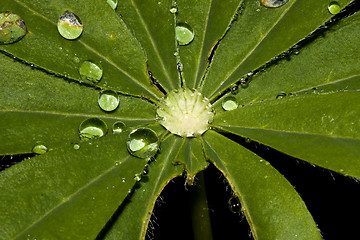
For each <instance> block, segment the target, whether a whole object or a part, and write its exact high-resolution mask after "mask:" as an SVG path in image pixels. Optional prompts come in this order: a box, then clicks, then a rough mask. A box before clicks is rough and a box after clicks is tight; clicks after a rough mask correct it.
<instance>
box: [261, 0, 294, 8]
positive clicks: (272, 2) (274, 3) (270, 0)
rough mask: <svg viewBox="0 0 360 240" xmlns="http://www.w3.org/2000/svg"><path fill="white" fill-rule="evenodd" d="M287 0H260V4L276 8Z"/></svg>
mask: <svg viewBox="0 0 360 240" xmlns="http://www.w3.org/2000/svg"><path fill="white" fill-rule="evenodd" d="M288 1H289V0H261V5H262V6H264V7H269V8H277V7H281V6H282V5H284V4H285V3H287V2H288Z"/></svg>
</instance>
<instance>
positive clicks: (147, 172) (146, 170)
mask: <svg viewBox="0 0 360 240" xmlns="http://www.w3.org/2000/svg"><path fill="white" fill-rule="evenodd" d="M148 174H149V169H148V168H144V171H143V173H142V175H143V176H146V175H148Z"/></svg>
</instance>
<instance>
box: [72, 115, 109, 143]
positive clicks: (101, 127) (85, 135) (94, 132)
mask: <svg viewBox="0 0 360 240" xmlns="http://www.w3.org/2000/svg"><path fill="white" fill-rule="evenodd" d="M107 131H108V128H107V126H106V123H105V122H104V121H102V120H100V119H98V118H89V119H86V120H85V121H83V122H82V123H81V124H80V127H79V135H80V139H81V140H83V141H86V140H89V139H93V138H99V137H102V136H104V135H105V134H106V133H107Z"/></svg>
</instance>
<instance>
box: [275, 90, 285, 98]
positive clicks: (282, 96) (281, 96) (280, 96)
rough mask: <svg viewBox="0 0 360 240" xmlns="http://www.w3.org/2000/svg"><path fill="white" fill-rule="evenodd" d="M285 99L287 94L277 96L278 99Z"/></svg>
mask: <svg viewBox="0 0 360 240" xmlns="http://www.w3.org/2000/svg"><path fill="white" fill-rule="evenodd" d="M284 97H286V93H284V92H282V93H280V94H278V95H277V96H276V99H282V98H284Z"/></svg>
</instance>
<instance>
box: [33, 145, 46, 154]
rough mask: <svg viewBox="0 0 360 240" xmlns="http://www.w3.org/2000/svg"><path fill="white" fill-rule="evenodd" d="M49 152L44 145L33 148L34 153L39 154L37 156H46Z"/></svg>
mask: <svg viewBox="0 0 360 240" xmlns="http://www.w3.org/2000/svg"><path fill="white" fill-rule="evenodd" d="M47 151H48V148H47V147H46V146H45V145H44V144H42V143H38V144H36V145H35V146H34V147H33V148H32V152H33V153H37V154H44V153H46V152H47Z"/></svg>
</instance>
